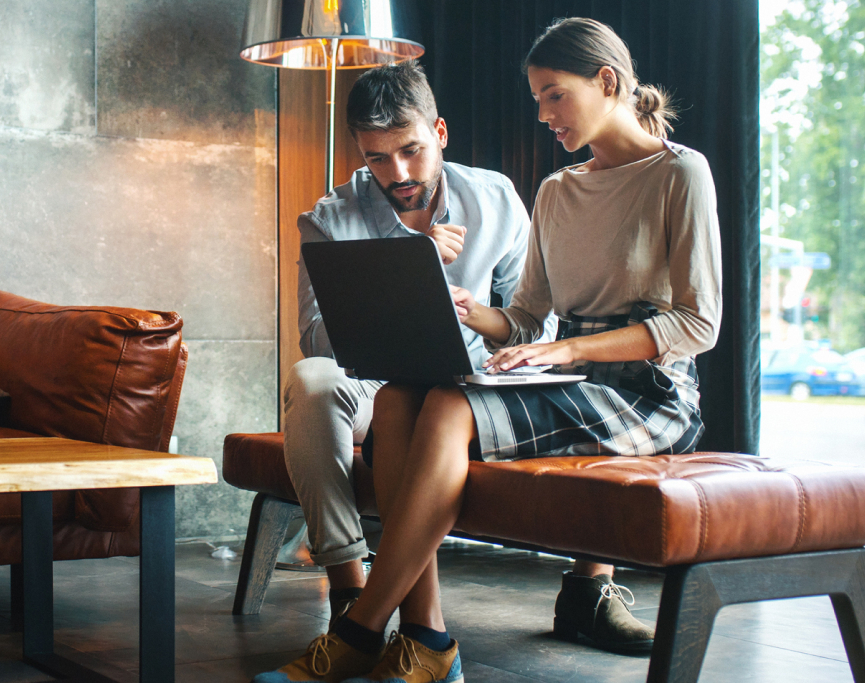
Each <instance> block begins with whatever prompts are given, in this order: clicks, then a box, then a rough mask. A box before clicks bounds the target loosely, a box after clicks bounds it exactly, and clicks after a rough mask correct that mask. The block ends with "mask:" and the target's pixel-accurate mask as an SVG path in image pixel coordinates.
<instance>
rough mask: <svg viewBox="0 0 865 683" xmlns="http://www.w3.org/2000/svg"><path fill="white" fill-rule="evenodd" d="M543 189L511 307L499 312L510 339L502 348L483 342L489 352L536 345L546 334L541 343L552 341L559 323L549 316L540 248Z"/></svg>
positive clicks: (550, 306) (549, 300) (549, 298)
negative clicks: (509, 347) (508, 327)
mask: <svg viewBox="0 0 865 683" xmlns="http://www.w3.org/2000/svg"><path fill="white" fill-rule="evenodd" d="M544 188H545V185H541V188H540V190H539V191H538V197H537V200H536V201H535V211H534V213H533V215H532V225H531V231H530V232H529V239H528V251H527V253H526V261H525V265H524V266H523V272H522V275H521V276H520V280H519V284H518V285H517V291H516V292H515V293H514V296H513V297H512V299H511V303H510V305H509V306H507V307H505V308H502V309H500V310H501V312H502V313H503V314H504V315H505V317H506V318H507V319H508V323H509V324H510V326H511V336H510V337H509V338H508V340H507V341H506V342H504V343H503V344H497V343H496V342H493V341H490V340H486V342H485V345H486V347H487V349H488V350H490V351H495V350H497V349H500V348H504V347H507V346H516V345H518V344H531V343H532V342H534V341H537V340H538V339H539V338H540V337H541V335H543V334H544V332H545V330H546V333H547V334H546V336H545V337H544V341H552V340H553V339H555V328H556V325H557V322H558V319H557V318H556V317H555V316H554V315H552V314H551V313H552V310H553V299H552V293H551V291H550V281H549V279H548V278H547V271H546V267H545V265H544V255H543V252H542V251H541V245H540V225H541V223H542V221H543V216H542V215H541V214H542V213H543V209H542V208H541V207H542V206H543V204H544V194H545V192H544Z"/></svg>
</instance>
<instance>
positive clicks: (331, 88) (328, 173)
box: [324, 38, 339, 194]
mask: <svg viewBox="0 0 865 683" xmlns="http://www.w3.org/2000/svg"><path fill="white" fill-rule="evenodd" d="M338 49H339V38H331V40H330V63H329V65H328V66H329V67H330V68H328V69H327V151H326V153H325V160H324V193H325V194H327V193H329V192H330V191H331V190H332V189H333V159H334V127H335V125H336V64H337V50H338Z"/></svg>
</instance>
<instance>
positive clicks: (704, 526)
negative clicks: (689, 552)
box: [689, 480, 709, 561]
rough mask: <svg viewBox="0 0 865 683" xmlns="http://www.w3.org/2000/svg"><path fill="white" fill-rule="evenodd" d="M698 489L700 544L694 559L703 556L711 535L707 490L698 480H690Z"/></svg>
mask: <svg viewBox="0 0 865 683" xmlns="http://www.w3.org/2000/svg"><path fill="white" fill-rule="evenodd" d="M689 481H690V483H691V484H693V486H694V489H695V490H696V491H697V496H698V497H699V499H700V545H699V546H698V547H697V554H696V555H695V556H694V560H695V561H696V560H699V559H700V558H701V557H702V556H703V551H705V549H706V538H707V537H708V535H709V533H708V532H709V505H708V503H707V501H706V492H705V491H704V490H703V487H702V486H700V484H698V483H697V482H696V481H694V480H689Z"/></svg>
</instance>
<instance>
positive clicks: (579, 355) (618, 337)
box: [568, 323, 659, 363]
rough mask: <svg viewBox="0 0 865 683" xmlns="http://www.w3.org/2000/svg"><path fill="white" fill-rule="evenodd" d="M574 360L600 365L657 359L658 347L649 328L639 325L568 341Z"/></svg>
mask: <svg viewBox="0 0 865 683" xmlns="http://www.w3.org/2000/svg"><path fill="white" fill-rule="evenodd" d="M568 341H570V342H571V343H572V349H573V352H574V357H575V359H578V360H591V361H597V362H601V363H605V362H616V361H631V360H652V359H653V358H657V357H658V355H659V353H658V345H657V344H656V343H655V340H654V338H653V337H652V334H651V332H649V328H648V327H647V326H646V325H644V324H642V323H640V324H639V325H629V326H628V327H623V328H621V329H618V330H610V331H609V332H601V333H599V334H592V335H588V336H585V337H572V338H571V339H569V340H568Z"/></svg>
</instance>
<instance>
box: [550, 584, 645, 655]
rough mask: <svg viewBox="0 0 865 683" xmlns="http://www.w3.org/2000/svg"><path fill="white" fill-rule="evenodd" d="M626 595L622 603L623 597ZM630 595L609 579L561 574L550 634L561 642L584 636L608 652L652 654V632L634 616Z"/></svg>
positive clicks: (622, 587)
mask: <svg viewBox="0 0 865 683" xmlns="http://www.w3.org/2000/svg"><path fill="white" fill-rule="evenodd" d="M626 595H627V596H630V599H629V600H628V601H627V602H626V599H627V598H626V597H625V596H626ZM629 604H630V605H633V604H634V598H633V593H631V591H629V590H628V589H627V588H625V587H624V586H617V585H616V584H615V583H613V579H612V577H611V576H609V575H607V574H600V575H598V576H595V577H589V576H577V575H576V574H574V573H573V572H565V573H564V574H563V575H562V590H561V592H560V593H559V597H558V598H557V599H556V618H555V621H554V622H553V624H554V625H553V632H554V633H555V634H556V635H557V636H558V637H560V638H562V639H565V640H571V641H575V642H576V641H577V640H578V639H579V637H580V635H582V636H585V637H586V638H587V639H589V640H590V641H591V642H592V643H593V644H594V645H595V646H597V647H599V648H601V649H604V650H609V651H611V652H626V653H645V652H651V651H652V643H653V641H654V638H655V629H653V628H651V627H650V626H647V625H646V624H644V623H643V622H641V621H640V620H638V619H637V618H636V617H634V615H632V614H631V610H630V609H629V608H628V605H629Z"/></svg>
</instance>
